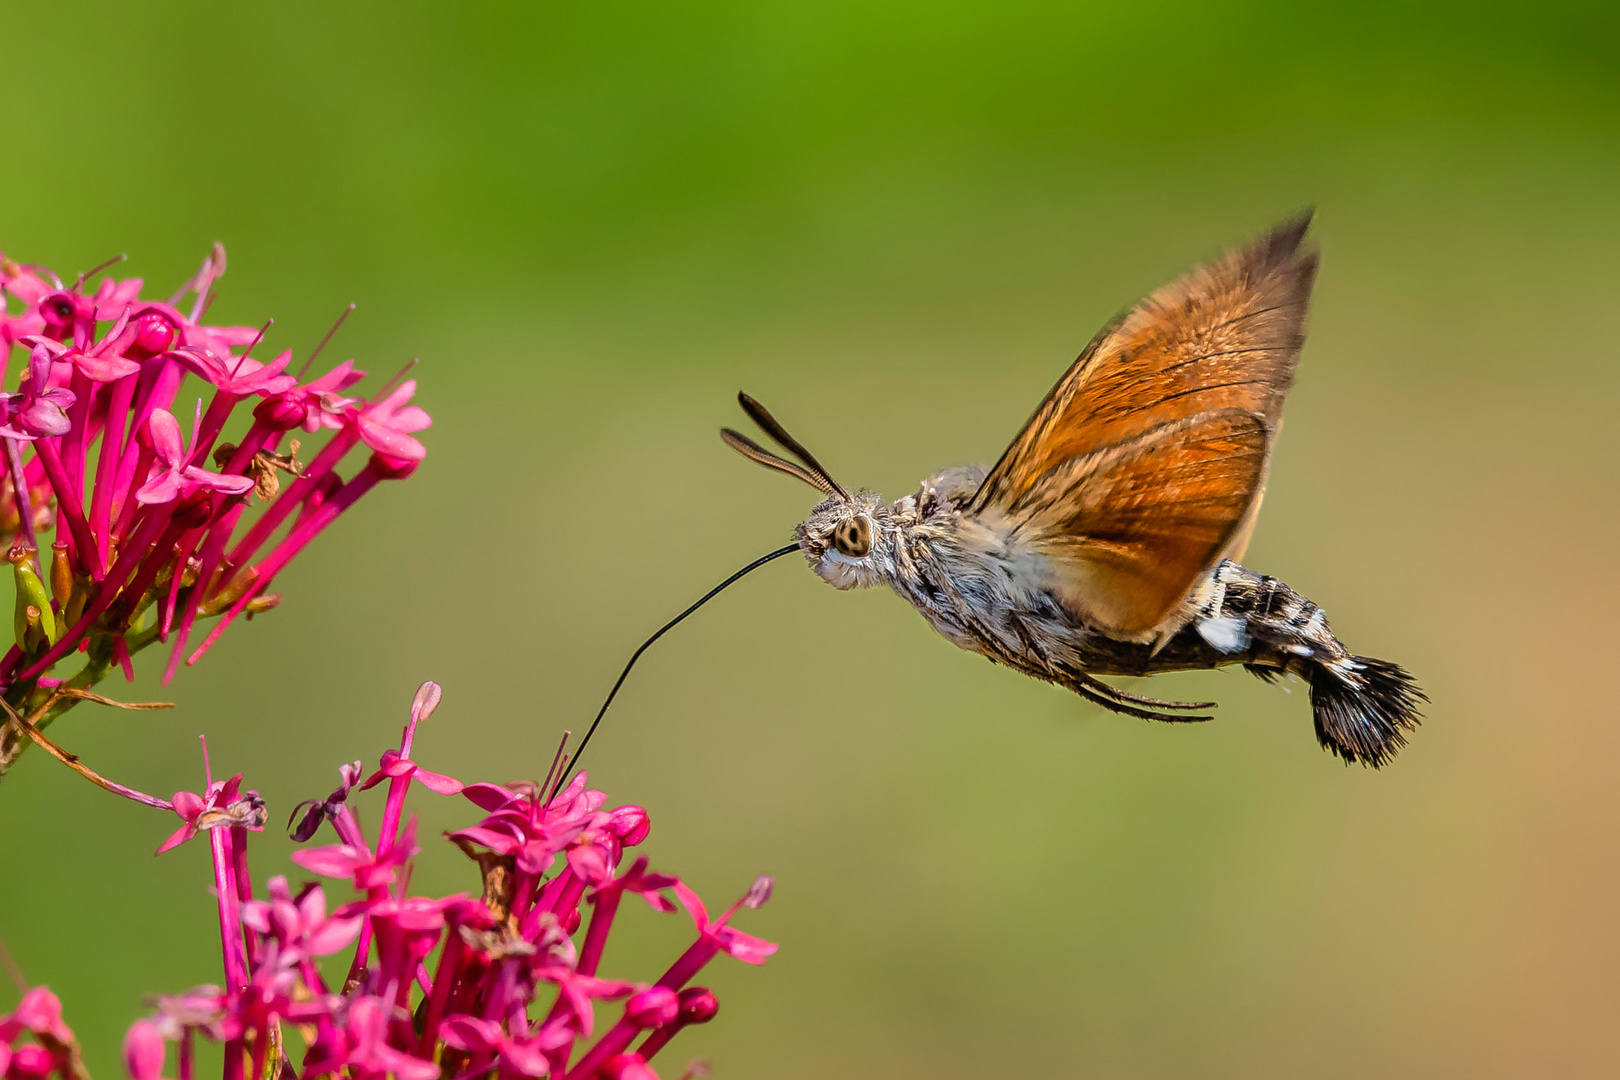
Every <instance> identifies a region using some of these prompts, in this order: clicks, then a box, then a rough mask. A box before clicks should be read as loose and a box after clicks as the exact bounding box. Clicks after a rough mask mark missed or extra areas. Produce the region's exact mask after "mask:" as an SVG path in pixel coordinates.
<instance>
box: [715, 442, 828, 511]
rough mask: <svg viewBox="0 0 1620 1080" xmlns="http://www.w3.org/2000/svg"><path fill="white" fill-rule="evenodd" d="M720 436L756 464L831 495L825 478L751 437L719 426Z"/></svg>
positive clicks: (728, 444)
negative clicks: (772, 450) (778, 455)
mask: <svg viewBox="0 0 1620 1080" xmlns="http://www.w3.org/2000/svg"><path fill="white" fill-rule="evenodd" d="M720 438H721V439H722V440H723V441H724V442H725V444H726V445H727V446H729V447H731V448H732V449H733V450H735V451H737V453H739V454H741V455H742V456H743V457H745V458H747V459H748V460H749V461H753V462H757V463H758V464H760V465H763V466H765V467H766V468H767V469H775V470H776V471H777V472H784V473H787V474H788V475H789V476H791V477H793V478H794V479H795V480H803V481H804V482H805V483H807V484H809V485H810V486H811V487H813V488H815V489H816V490H817V491H819V492H821V493H822V494H823V495H831V494H832V493H833V489H832V488H831V487H830V486H829V485H828V483H827V481H826V479H825V478H823V477H821V476H818V475H816V474H815V473H813V472H811V471H810V470H809V469H806V468H805V467H804V466H802V465H795V464H794V463H793V462H791V461H788V460H787V459H786V458H780V457H777V456H776V455H775V454H773V453H771V452H770V451H769V450H767V449H765V448H764V447H763V446H761V445H759V443H757V442H755V441H754V440H753V439H750V438H749V437H748V436H746V435H744V434H743V433H742V432H740V431H733V430H731V429H730V428H721V429H720Z"/></svg>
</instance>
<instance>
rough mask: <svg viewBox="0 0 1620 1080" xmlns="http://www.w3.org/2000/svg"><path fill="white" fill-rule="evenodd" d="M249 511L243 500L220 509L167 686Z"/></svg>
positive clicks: (177, 639)
mask: <svg viewBox="0 0 1620 1080" xmlns="http://www.w3.org/2000/svg"><path fill="white" fill-rule="evenodd" d="M246 510H247V503H246V502H245V501H242V500H239V501H237V502H236V503H235V505H232V506H229V507H227V508H226V509H225V511H224V513H223V514H220V513H218V511H217V510H216V514H215V518H214V522H215V524H214V526H213V528H211V529H209V530H208V533H207V538H206V539H205V540H204V541H203V550H202V557H201V560H200V561H201V566H200V567H199V568H198V570H197V583H196V584H195V585H194V586H192V589H191V592H190V594H189V595H188V596H187V597H186V606H185V610H184V612H183V613H182V615H181V619H180V633H179V635H177V636H176V637H175V640H174V648H173V650H171V651H170V653H169V664H168V666H167V667H166V668H164V670H163V685H164V686H167V685H169V681H170V680H171V679H173V678H174V673H175V672H176V671H178V670H179V668H180V658H181V657H182V656H183V655H184V654H185V648H186V640H187V639H188V638H190V637H191V627H192V624H193V623H195V622H196V621H197V609H198V607H199V606H200V605H201V604H202V602H203V600H204V599H205V598H206V597H207V595H208V590H209V585H210V583H211V582H212V581H213V578H214V571H215V569H216V568H217V567H218V566H219V558H220V555H221V554H223V552H224V550H225V545H226V544H228V543H230V539H231V533H232V532H234V531H235V530H236V523H237V521H239V520H240V519H241V517H242V514H243V513H244V512H245V511H246ZM222 584H223V583H222Z"/></svg>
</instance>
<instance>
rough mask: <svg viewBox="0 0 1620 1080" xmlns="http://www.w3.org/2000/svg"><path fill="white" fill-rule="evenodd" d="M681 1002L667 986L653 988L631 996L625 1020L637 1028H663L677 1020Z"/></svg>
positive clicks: (625, 1010) (626, 1007)
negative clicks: (676, 1016)
mask: <svg viewBox="0 0 1620 1080" xmlns="http://www.w3.org/2000/svg"><path fill="white" fill-rule="evenodd" d="M679 1011H680V1002H679V1001H678V1000H677V999H676V997H675V991H673V990H671V989H669V987H667V986H651V987H648V988H647V989H645V990H643V991H641V993H639V994H634V995H632V996H631V998H630V1000H629V1001H627V1002H625V1005H624V1018H625V1019H626V1020H628V1021H630V1022H631V1023H632V1024H634V1025H636V1027H643V1028H652V1027H663V1026H664V1025H665V1024H667V1023H669V1022H670V1021H671V1020H673V1019H675V1015H676V1013H678V1012H679Z"/></svg>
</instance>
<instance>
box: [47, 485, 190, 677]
mask: <svg viewBox="0 0 1620 1080" xmlns="http://www.w3.org/2000/svg"><path fill="white" fill-rule="evenodd" d="M163 525H164V519H163V517H161V516H160V515H157V514H154V515H152V516H150V517H148V518H147V519H146V520H145V521H144V522H143V523H142V524H141V530H140V532H139V533H137V534H136V536H135V539H134V541H133V542H132V543H130V544H128V545H126V546H125V548H124V550H123V552H122V553H121V554H120V555H119V556H118V562H117V563H115V564H114V565H113V568H112V571H111V572H110V573H109V574H108V575H107V576H106V577H105V578H103V579H102V581H101V591H100V592H98V593H97V594H96V598H95V599H94V600H92V601H91V602H90V604H89V606H88V607H86V608H85V609H84V614H83V615H81V616H79V621H78V622H76V623H74V624H73V628H72V629H70V630H69V631H68V632H67V633H65V634H63V635H62V637H61V638H60V639H59V640H58V641H57V642H56V644H55V645H53V646H51V648H50V649H49V650H48V651H47V652H46V653H45V655H44V656H41V657H40V658H39V659H38V660H35V661H34V662H33V663H32V664H30V665H28V668H27V669H26V670H25V671H24V672H23V673H22V675H21V676H19V678H23V679H33V678H37V677H38V676H40V675H43V674H45V672H47V671H49V670H50V668H51V665H53V664H55V663H56V662H57V661H58V660H60V659H62V657H64V656H66V655H67V654H68V653H70V652H72V651H73V650H74V649H76V648H78V645H79V642H80V641H81V640H82V639H83V638H84V635H85V634H87V633H88V632H89V631H90V628H91V627H92V626H94V625H95V622H96V620H97V619H99V618H100V617H101V613H102V612H104V611H106V610H107V609H108V608H109V607H111V606H112V602H113V601H114V600H116V599H117V598H118V597H119V595H120V594H121V591H120V589H119V586H120V585H122V584H123V583H124V579H125V578H127V577H128V576H129V575H130V573H131V572H132V571H133V570H134V569H135V567H136V565H137V564H139V563H140V561H141V556H142V555H144V554H146V552H147V549H148V548H149V547H150V546H151V542H152V541H153V540H155V539H157V532H158V530H159V529H161V528H163Z"/></svg>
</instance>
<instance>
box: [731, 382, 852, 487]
mask: <svg viewBox="0 0 1620 1080" xmlns="http://www.w3.org/2000/svg"><path fill="white" fill-rule="evenodd" d="M737 404H739V405H741V406H742V407H743V412H745V413H747V414H748V415H749V417H751V418H752V419H753V421H754V423H756V424H758V425H759V426H760V427H762V428H764V429H765V434H767V435H769V436H770V437H771V438H773V439H775V440H776V441H777V442H778V443H781V444H782V448H783V449H785V450H786V451H787V452H788V453H790V454H792V455H793V456H794V457H796V458H798V459H799V460H800V461H802V462H804V464H805V467H806V468H808V469H809V470H810V471H811V472H813V473H815V474H816V475H817V476H819V477H821V478H822V479H823V480H825V481H827V484H828V486H829V487H830V488H831V490H833V491H835V492H837V493H838V494H839V496H840V497H842V498H844V499H846V500H847V499H848V498H849V492H847V491H845V490H844V489H843V487H842V486H841V485H840V484H839V483H838V481H836V480H834V479H833V478H832V474H831V473H829V472H828V471H827V470H826V469H824V468H822V467H821V462H819V461H817V460H816V456H815V455H814V454H812V453H811V452H810V451H808V450H806V449H805V448H804V444H803V443H801V442H800V441H799V440H798V439H795V438H794V437H793V436H792V435H789V434H788V430H787V428H785V427H783V426H782V425H781V424H780V423H779V422H778V421H777V419H776V417H774V416H772V415H771V414H770V412H769V411H768V410H767V409H766V408H765V406H763V405H761V404H760V403H759V402H757V401H755V400H754V399H753V398H751V397H749V396H748V395H747V394H744V393H741V392H739V393H738V394H737ZM818 486H819V485H818Z"/></svg>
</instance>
